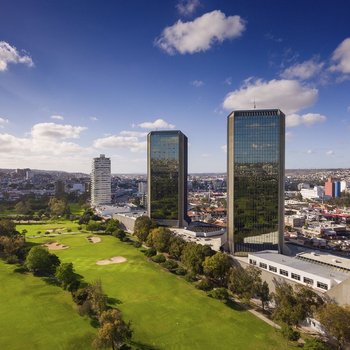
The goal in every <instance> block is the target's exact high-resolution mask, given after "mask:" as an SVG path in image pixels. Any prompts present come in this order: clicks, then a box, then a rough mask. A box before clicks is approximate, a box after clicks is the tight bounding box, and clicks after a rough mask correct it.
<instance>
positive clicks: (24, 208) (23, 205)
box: [15, 201, 32, 215]
mask: <svg viewBox="0 0 350 350" xmlns="http://www.w3.org/2000/svg"><path fill="white" fill-rule="evenodd" d="M15 210H16V213H17V214H23V215H28V214H31V213H32V210H31V207H30V203H29V202H28V201H20V202H18V203H17V204H16V205H15Z"/></svg>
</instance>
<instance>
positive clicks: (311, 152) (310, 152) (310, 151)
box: [306, 149, 314, 154]
mask: <svg viewBox="0 0 350 350" xmlns="http://www.w3.org/2000/svg"><path fill="white" fill-rule="evenodd" d="M306 153H307V154H313V153H314V152H313V150H312V149H308V150H307V151H306Z"/></svg>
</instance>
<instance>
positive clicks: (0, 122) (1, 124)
mask: <svg viewBox="0 0 350 350" xmlns="http://www.w3.org/2000/svg"><path fill="white" fill-rule="evenodd" d="M8 123H9V120H8V119H6V118H1V117H0V128H1V129H3V128H4V127H5V125H6V124H8Z"/></svg>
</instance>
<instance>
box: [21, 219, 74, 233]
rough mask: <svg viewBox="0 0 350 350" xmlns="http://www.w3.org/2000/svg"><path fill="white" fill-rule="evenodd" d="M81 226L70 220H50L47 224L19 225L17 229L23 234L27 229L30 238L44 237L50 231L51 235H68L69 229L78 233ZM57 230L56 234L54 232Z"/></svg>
mask: <svg viewBox="0 0 350 350" xmlns="http://www.w3.org/2000/svg"><path fill="white" fill-rule="evenodd" d="M79 226H80V225H79V224H78V223H77V222H73V221H70V220H65V219H61V220H50V221H47V222H45V223H39V224H36V223H35V224H17V225H16V229H17V231H18V232H22V230H24V229H26V230H27V231H28V233H27V235H26V236H27V237H30V236H37V235H44V233H45V232H46V231H49V232H50V234H54V233H57V234H59V233H61V234H62V233H67V230H68V229H71V230H72V232H78V227H79ZM53 230H55V232H53ZM39 231H40V232H41V233H38V232H39Z"/></svg>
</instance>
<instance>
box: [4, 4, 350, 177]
mask: <svg viewBox="0 0 350 350" xmlns="http://www.w3.org/2000/svg"><path fill="white" fill-rule="evenodd" d="M349 13H350V3H349V2H348V1H346V0H334V1H326V0H319V1H316V0H310V1H302V0H294V1H280V0H266V1H258V0H255V1H253V0H235V1H205V0H181V1H180V0H175V1H160V0H159V1H108V0H105V1H97V0H96V1H87V0H67V1H63V0H60V1H52V0H36V1H28V0H23V1H18V0H2V1H1V3H0V157H1V165H0V167H2V168H9V167H11V168H18V167H21V168H22V167H30V168H40V169H53V170H67V171H84V172H89V171H90V167H91V158H92V157H94V156H97V155H99V154H100V153H105V154H106V155H107V156H110V157H111V158H112V172H114V173H131V172H137V173H145V172H146V148H145V146H146V139H145V135H146V134H147V133H148V132H149V131H151V130H154V129H169V128H170V129H171V128H175V129H180V130H181V131H183V132H184V133H185V134H186V135H187V136H188V139H189V171H190V172H212V171H217V172H223V171H226V153H225V145H226V117H227V115H228V114H229V112H230V111H231V110H234V109H242V108H244V109H246V108H252V107H253V103H254V100H255V101H256V104H257V107H258V108H259V107H260V108H281V109H282V111H284V112H285V113H286V115H287V126H288V127H287V143H286V167H287V168H332V167H350V152H349V150H350V137H349V136H348V135H349V133H350V28H349Z"/></svg>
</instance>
